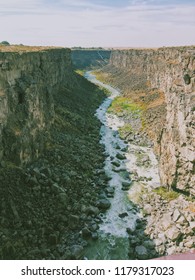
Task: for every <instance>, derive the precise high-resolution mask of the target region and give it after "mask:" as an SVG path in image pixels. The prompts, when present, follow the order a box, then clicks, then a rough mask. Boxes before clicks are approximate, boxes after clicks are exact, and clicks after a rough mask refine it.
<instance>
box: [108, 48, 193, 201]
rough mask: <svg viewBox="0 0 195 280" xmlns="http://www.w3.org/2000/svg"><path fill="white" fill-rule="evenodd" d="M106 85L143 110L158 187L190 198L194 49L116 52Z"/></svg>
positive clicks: (191, 180) (191, 190) (112, 56)
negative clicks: (117, 90)
mask: <svg viewBox="0 0 195 280" xmlns="http://www.w3.org/2000/svg"><path fill="white" fill-rule="evenodd" d="M103 76H104V79H105V80H106V81H109V82H110V83H112V84H114V85H115V86H117V87H118V88H120V89H121V90H122V93H123V96H126V97H129V98H131V99H133V100H134V101H135V102H137V103H139V104H141V105H143V107H144V109H145V110H144V113H143V128H144V130H145V131H147V133H148V135H149V136H150V137H151V138H152V139H153V141H154V145H155V151H156V154H157V155H158V159H159V170H160V177H161V182H162V184H163V185H165V186H168V187H169V188H173V189H175V190H179V191H181V192H184V193H186V194H191V195H193V196H194V195H195V183H194V182H195V141H194V135H195V130H194V128H195V48H194V47H193V46H192V47H173V48H159V49H140V50H139V49H128V50H115V51H113V52H112V54H111V58H110V61H109V64H108V65H107V66H106V67H105V68H104V69H103Z"/></svg>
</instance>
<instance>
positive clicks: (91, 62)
mask: <svg viewBox="0 0 195 280" xmlns="http://www.w3.org/2000/svg"><path fill="white" fill-rule="evenodd" d="M110 54H111V51H110V50H102V49H91V50H88V49H81V50H79V49H73V50H72V55H71V56H72V62H73V65H74V67H75V68H77V69H87V68H92V67H96V68H97V67H102V66H104V65H106V64H107V63H108V61H109V58H110Z"/></svg>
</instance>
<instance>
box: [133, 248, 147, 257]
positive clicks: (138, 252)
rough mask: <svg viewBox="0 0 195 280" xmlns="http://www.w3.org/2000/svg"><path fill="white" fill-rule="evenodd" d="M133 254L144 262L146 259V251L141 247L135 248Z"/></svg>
mask: <svg viewBox="0 0 195 280" xmlns="http://www.w3.org/2000/svg"><path fill="white" fill-rule="evenodd" d="M135 254H136V257H137V258H138V259H139V260H145V259H147V258H148V251H147V249H146V247H144V246H143V245H141V246H136V247H135Z"/></svg>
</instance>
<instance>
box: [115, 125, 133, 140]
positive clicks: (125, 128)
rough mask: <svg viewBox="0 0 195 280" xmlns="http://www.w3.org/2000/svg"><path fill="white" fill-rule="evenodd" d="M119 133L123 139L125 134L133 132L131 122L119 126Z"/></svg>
mask: <svg viewBox="0 0 195 280" xmlns="http://www.w3.org/2000/svg"><path fill="white" fill-rule="evenodd" d="M118 132H119V135H120V137H121V138H122V139H125V138H126V137H127V135H129V134H131V133H133V132H134V131H133V128H132V126H131V124H125V125H124V126H122V127H120V128H119V130H118Z"/></svg>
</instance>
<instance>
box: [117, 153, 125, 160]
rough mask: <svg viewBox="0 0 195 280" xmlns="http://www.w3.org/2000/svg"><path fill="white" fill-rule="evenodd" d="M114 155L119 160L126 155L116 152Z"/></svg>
mask: <svg viewBox="0 0 195 280" xmlns="http://www.w3.org/2000/svg"><path fill="white" fill-rule="evenodd" d="M116 157H117V158H118V159H120V160H123V159H126V156H125V155H123V154H120V153H118V154H116Z"/></svg>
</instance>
